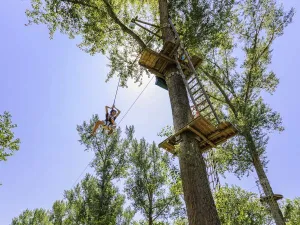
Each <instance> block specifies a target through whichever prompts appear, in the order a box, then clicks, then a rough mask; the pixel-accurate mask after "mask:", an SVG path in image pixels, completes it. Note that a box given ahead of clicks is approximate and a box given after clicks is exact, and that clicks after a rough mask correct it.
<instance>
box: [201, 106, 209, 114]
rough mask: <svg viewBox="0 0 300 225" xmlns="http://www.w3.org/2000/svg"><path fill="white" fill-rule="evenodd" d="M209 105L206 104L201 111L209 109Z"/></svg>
mask: <svg viewBox="0 0 300 225" xmlns="http://www.w3.org/2000/svg"><path fill="white" fill-rule="evenodd" d="M208 107H209V105H207V106H205V107H204V108H203V109H201V110H199V111H200V112H202V111H204V110H205V109H207V108H208Z"/></svg>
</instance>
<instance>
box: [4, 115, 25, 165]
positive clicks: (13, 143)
mask: <svg viewBox="0 0 300 225" xmlns="http://www.w3.org/2000/svg"><path fill="white" fill-rule="evenodd" d="M15 127H17V125H16V124H13V123H12V121H11V115H10V114H9V112H4V114H3V115H0V161H6V160H7V157H9V156H12V155H13V153H14V151H18V150H19V147H20V139H18V138H17V139H15V136H14V133H13V132H12V129H14V128H15Z"/></svg>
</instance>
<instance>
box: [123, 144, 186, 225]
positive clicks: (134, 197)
mask: <svg viewBox="0 0 300 225" xmlns="http://www.w3.org/2000/svg"><path fill="white" fill-rule="evenodd" d="M129 160H130V162H131V163H130V170H129V177H128V179H127V181H126V189H125V190H126V193H127V195H128V198H129V199H130V200H131V201H133V206H134V207H135V209H136V210H138V211H139V212H141V213H142V215H143V216H144V217H145V218H146V220H147V224H156V223H158V222H159V221H165V219H167V218H170V217H171V216H172V211H173V212H174V213H175V211H174V210H175V208H176V207H177V206H181V207H182V203H181V202H180V199H179V194H178V193H177V192H175V191H174V190H175V188H173V189H172V185H173V183H174V182H176V181H175V180H174V179H173V177H172V175H171V169H170V166H171V162H170V159H169V157H168V154H167V153H166V152H162V151H161V150H160V149H159V148H158V147H157V146H156V145H155V144H154V143H153V144H151V145H149V144H148V143H147V142H146V141H145V140H144V139H141V140H140V141H137V140H133V142H132V147H131V150H130V155H129ZM155 222H156V223H155Z"/></svg>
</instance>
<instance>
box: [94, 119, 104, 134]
mask: <svg viewBox="0 0 300 225" xmlns="http://www.w3.org/2000/svg"><path fill="white" fill-rule="evenodd" d="M103 124H104V121H100V120H98V121H97V122H96V123H95V126H94V129H93V132H92V134H93V135H95V134H96V131H97V129H98V127H99V126H100V125H103Z"/></svg>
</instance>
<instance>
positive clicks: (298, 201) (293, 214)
mask: <svg viewBox="0 0 300 225" xmlns="http://www.w3.org/2000/svg"><path fill="white" fill-rule="evenodd" d="M283 209H284V216H285V219H286V221H287V225H297V224H300V198H299V197H298V198H295V199H293V200H290V199H287V200H286V202H285V204H284V207H283Z"/></svg>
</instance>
